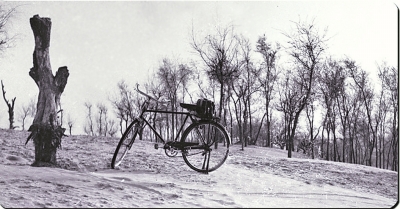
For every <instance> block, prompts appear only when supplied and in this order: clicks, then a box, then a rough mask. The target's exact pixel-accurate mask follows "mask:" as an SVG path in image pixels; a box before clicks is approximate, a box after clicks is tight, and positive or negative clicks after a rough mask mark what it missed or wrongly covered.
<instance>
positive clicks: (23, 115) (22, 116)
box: [19, 104, 31, 131]
mask: <svg viewBox="0 0 400 209" xmlns="http://www.w3.org/2000/svg"><path fill="white" fill-rule="evenodd" d="M30 111H31V109H30V108H29V104H28V105H22V107H21V110H20V117H19V118H20V119H21V122H22V130H23V131H25V120H26V118H27V117H28V116H29V115H30V114H31V113H30Z"/></svg>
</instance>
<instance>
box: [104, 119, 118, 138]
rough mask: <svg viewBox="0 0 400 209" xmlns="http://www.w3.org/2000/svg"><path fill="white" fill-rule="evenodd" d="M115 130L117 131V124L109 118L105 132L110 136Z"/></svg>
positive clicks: (112, 135)
mask: <svg viewBox="0 0 400 209" xmlns="http://www.w3.org/2000/svg"><path fill="white" fill-rule="evenodd" d="M117 132H118V126H117V125H116V124H115V120H109V121H108V129H107V134H108V135H109V136H110V137H114V136H115V134H116V133H117Z"/></svg>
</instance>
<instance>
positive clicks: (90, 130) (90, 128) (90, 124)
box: [83, 102, 95, 136]
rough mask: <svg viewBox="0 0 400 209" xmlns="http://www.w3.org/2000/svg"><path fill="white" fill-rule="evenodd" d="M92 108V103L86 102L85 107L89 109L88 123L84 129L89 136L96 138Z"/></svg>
mask: <svg viewBox="0 0 400 209" xmlns="http://www.w3.org/2000/svg"><path fill="white" fill-rule="evenodd" d="M92 106H93V105H92V104H91V103H90V102H85V107H86V109H87V115H86V120H87V121H86V124H85V126H84V127H83V129H84V131H85V133H86V134H87V135H91V136H95V132H94V121H93V113H92Z"/></svg>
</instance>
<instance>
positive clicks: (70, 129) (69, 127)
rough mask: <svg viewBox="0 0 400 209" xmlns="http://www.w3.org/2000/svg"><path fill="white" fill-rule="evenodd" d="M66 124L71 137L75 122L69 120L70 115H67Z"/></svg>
mask: <svg viewBox="0 0 400 209" xmlns="http://www.w3.org/2000/svg"><path fill="white" fill-rule="evenodd" d="M67 124H68V130H69V135H70V136H71V135H72V127H73V126H74V124H75V120H74V119H72V118H71V115H70V114H68V118H67Z"/></svg>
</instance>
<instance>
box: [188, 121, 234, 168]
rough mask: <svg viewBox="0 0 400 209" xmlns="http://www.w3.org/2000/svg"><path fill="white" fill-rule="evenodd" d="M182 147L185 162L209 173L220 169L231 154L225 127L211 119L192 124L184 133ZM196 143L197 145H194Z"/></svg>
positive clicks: (191, 166)
mask: <svg viewBox="0 0 400 209" xmlns="http://www.w3.org/2000/svg"><path fill="white" fill-rule="evenodd" d="M181 142H182V144H185V143H186V144H191V145H188V146H184V147H183V148H182V157H183V159H184V161H185V163H186V164H187V165H188V166H189V167H190V168H191V169H193V170H195V171H198V172H201V173H208V172H212V171H215V170H216V169H218V168H219V167H220V166H221V165H222V164H223V163H224V162H225V161H226V159H227V157H228V154H229V146H230V139H229V136H228V133H227V132H226V130H225V128H224V127H223V126H222V125H221V124H219V123H217V122H215V121H211V120H203V121H199V122H196V123H193V124H191V125H190V126H189V127H188V128H187V129H186V130H185V131H184V133H183V135H182V139H181ZM193 143H196V144H197V145H192V144H193Z"/></svg>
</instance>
